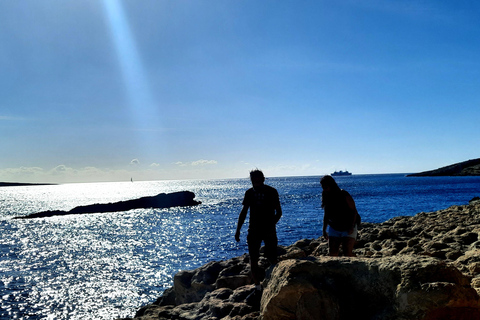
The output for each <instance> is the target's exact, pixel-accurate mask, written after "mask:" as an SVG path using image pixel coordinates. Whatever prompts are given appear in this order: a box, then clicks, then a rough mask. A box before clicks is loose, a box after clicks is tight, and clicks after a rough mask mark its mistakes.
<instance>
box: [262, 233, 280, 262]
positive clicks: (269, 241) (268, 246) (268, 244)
mask: <svg viewBox="0 0 480 320" xmlns="http://www.w3.org/2000/svg"><path fill="white" fill-rule="evenodd" d="M264 242H265V256H266V257H267V259H268V261H269V262H270V264H272V265H274V264H277V262H278V259H277V245H278V239H277V234H276V232H271V233H270V234H268V235H267V236H266V237H265V239H264Z"/></svg>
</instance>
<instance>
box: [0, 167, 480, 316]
mask: <svg viewBox="0 0 480 320" xmlns="http://www.w3.org/2000/svg"><path fill="white" fill-rule="evenodd" d="M338 181H339V183H340V184H341V185H342V187H343V188H345V189H347V190H348V191H349V192H350V193H351V194H352V196H353V197H354V199H355V201H356V202H357V206H358V208H359V210H360V213H361V214H362V217H363V220H364V221H374V222H378V221H384V220H386V219H388V218H390V217H392V216H397V215H400V214H411V215H413V214H415V213H417V212H420V211H426V210H430V209H432V210H436V209H441V208H444V207H447V206H448V205H450V204H455V203H457V204H461V203H466V202H467V201H468V200H469V199H471V197H472V194H473V195H475V194H474V192H475V191H478V190H480V189H479V186H480V182H479V181H480V179H477V180H474V179H467V180H465V179H464V180H461V182H458V181H457V180H448V181H450V182H449V183H450V184H447V183H445V180H442V181H443V182H442V184H439V183H438V182H439V181H434V182H432V183H430V184H428V185H426V184H425V182H424V181H425V180H408V179H407V180H405V178H403V177H402V176H399V175H393V176H382V177H355V176H354V177H350V178H348V177H347V178H345V179H339V180H338ZM318 182H319V181H318V177H303V178H302V177H298V178H275V179H269V180H267V183H268V184H270V185H272V186H274V187H276V188H277V189H278V190H279V193H280V196H281V202H282V208H283V211H284V217H283V218H282V219H281V220H280V222H279V224H278V233H279V241H280V244H282V245H289V244H291V243H293V242H295V241H296V240H298V239H302V238H317V237H319V236H320V235H321V218H322V214H323V213H322V211H321V210H320V198H321V197H320V187H319V183H318ZM466 182H468V183H471V185H469V184H468V183H466ZM248 187H249V182H248V180H246V179H238V180H213V181H168V182H167V181H158V182H135V183H131V182H128V183H98V184H72V185H61V186H41V187H40V186H39V187H14V188H2V189H0V228H1V232H2V238H1V240H0V298H1V301H0V310H1V311H0V318H1V319H14V318H22V319H113V318H115V317H127V316H133V315H134V314H135V311H136V310H137V309H138V308H139V307H140V306H142V305H145V304H147V303H151V302H153V301H155V300H156V298H157V297H158V296H160V294H161V293H162V292H163V291H164V290H165V289H166V288H168V287H170V286H171V285H172V280H173V275H174V274H175V273H176V272H178V271H180V270H184V269H194V268H197V267H199V266H200V265H203V264H204V263H206V262H208V261H211V260H222V259H228V258H231V257H234V256H238V255H242V254H243V253H245V252H246V251H247V248H246V241H245V238H246V233H247V231H246V229H247V227H246V226H245V227H244V228H243V229H242V241H241V242H240V243H236V242H235V241H234V240H233V238H234V237H233V234H234V232H235V227H236V223H237V218H238V213H239V211H240V209H241V201H242V199H243V195H244V192H245V190H246V189H247V188H248ZM180 190H191V191H193V192H195V194H196V199H197V200H200V201H202V204H201V205H199V206H196V207H185V208H170V209H137V210H130V211H127V212H117V213H110V214H102V213H99V214H86V215H70V216H61V217H51V218H43V219H33V220H11V217H13V216H19V215H26V214H28V213H32V212H36V211H43V210H55V209H59V210H69V209H71V208H73V207H75V206H78V205H86V204H92V203H106V202H114V201H120V200H127V199H134V198H139V197H143V196H152V195H156V194H158V193H161V192H165V193H168V192H174V191H180ZM429 190H433V191H429ZM472 190H473V191H472ZM477 195H478V194H477ZM465 199H467V200H465ZM449 203H450V204H449ZM435 206H437V207H435Z"/></svg>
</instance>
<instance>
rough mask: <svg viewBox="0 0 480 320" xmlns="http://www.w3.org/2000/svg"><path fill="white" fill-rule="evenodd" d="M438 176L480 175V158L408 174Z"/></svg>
mask: <svg viewBox="0 0 480 320" xmlns="http://www.w3.org/2000/svg"><path fill="white" fill-rule="evenodd" d="M438 176H480V158H478V159H472V160H468V161H464V162H459V163H455V164H452V165H449V166H446V167H442V168H438V169H435V170H430V171H424V172H419V173H413V174H409V175H407V177H438Z"/></svg>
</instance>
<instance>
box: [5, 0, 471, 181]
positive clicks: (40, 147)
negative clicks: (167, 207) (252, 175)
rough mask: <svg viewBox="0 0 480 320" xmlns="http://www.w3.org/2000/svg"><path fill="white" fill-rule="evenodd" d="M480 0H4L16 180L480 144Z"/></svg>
mask: <svg viewBox="0 0 480 320" xmlns="http://www.w3.org/2000/svg"><path fill="white" fill-rule="evenodd" d="M479 21H480V2H478V1H457V0H452V1H434V0H432V1H421V0H420V1H419V0H414V1H403V0H402V1H380V0H378V1H370V0H362V1H360V0H359V1H355V0H345V1H343V0H339V1H331V0H328V1H327V0H326V1H321V0H315V1H303V0H302V1H293V0H292V1H278V0H277V1H258V0H254V1H249V0H241V1H240V0H238V1H233V0H232V1H225V0H208V1H177V0H175V1H174V0H168V1H162V0H151V1H150V0H148V1H147V0H145V1H144V0H136V1H133V0H130V1H114V0H105V1H103V0H70V1H65V0H42V1H37V0H30V1H29V0H22V1H13V0H12V1H8V0H5V1H1V2H0V43H1V46H0V152H1V157H0V181H20V182H58V183H63V182H83V181H126V180H130V178H131V177H132V178H133V179H134V180H158V179H197V178H206V179H213V178H235V177H248V171H249V170H250V169H252V168H257V167H258V168H260V169H262V170H263V171H264V172H265V175H266V176H267V177H268V176H291V175H322V174H326V173H331V172H332V171H334V170H345V169H347V170H349V171H352V172H353V173H358V174H360V173H394V172H399V173H400V172H401V173H407V172H417V171H424V170H430V169H435V168H438V167H441V166H445V165H448V164H451V163H455V162H460V161H464V160H468V159H473V158H478V157H480V153H479V146H480V144H479V142H480V141H479V136H480V135H479V134H480V125H479V123H480V122H479V120H480V60H479V57H480V23H479Z"/></svg>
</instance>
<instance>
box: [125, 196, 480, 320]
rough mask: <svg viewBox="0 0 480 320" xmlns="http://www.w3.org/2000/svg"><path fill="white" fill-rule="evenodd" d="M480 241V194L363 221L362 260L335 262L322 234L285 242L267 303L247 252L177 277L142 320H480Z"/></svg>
mask: <svg viewBox="0 0 480 320" xmlns="http://www.w3.org/2000/svg"><path fill="white" fill-rule="evenodd" d="M479 235H480V199H479V198H475V199H472V200H471V201H470V203H469V204H468V205H461V206H452V207H450V208H448V209H445V210H440V211H437V212H422V213H419V214H417V215H416V216H413V217H410V216H408V217H407V216H405V217H396V218H393V219H390V220H388V221H386V222H383V223H379V224H373V223H364V224H363V228H362V230H361V231H360V237H359V239H358V242H357V244H356V248H355V253H356V255H357V257H356V258H347V257H336V258H333V257H329V256H327V250H328V248H327V243H326V242H324V241H322V239H321V238H319V239H303V240H299V241H297V242H296V243H294V244H292V245H290V246H287V247H280V246H279V247H278V252H279V255H280V262H279V263H278V264H277V265H275V266H269V265H268V262H267V260H266V259H263V258H261V261H260V262H261V265H262V266H263V268H264V269H265V270H266V275H265V279H264V281H263V287H264V290H263V294H262V297H261V301H257V302H254V303H252V302H251V301H249V300H248V299H246V297H247V296H248V295H249V294H250V293H251V292H252V291H253V290H254V285H253V284H252V283H253V282H252V279H251V277H250V270H249V257H248V255H243V256H241V257H235V258H232V259H229V260H226V261H213V262H210V263H207V264H206V265H204V266H202V267H200V268H198V269H195V270H188V271H181V272H179V273H177V274H176V275H175V277H174V279H173V287H171V288H170V289H168V290H166V291H165V292H164V293H163V295H162V296H161V297H160V298H159V299H158V300H157V301H156V302H154V303H152V304H150V305H147V306H144V307H143V308H141V309H140V310H138V312H137V314H136V315H135V316H134V319H140V320H151V319H157V320H158V319H159V320H163V319H182V320H194V319H195V320H199V319H209V320H215V319H231V320H234V319H235V320H253V319H264V320H274V319H275V320H279V319H348V320H350V319H362V320H363V319H376V320H379V319H381V320H389V319H390V320H394V319H395V320H412V319H422V320H447V319H448V320H457V319H458V320H460V319H461V320H474V319H475V320H478V319H480V298H479V294H480V239H479ZM247 301H248V303H247ZM127 319H131V318H127Z"/></svg>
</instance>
